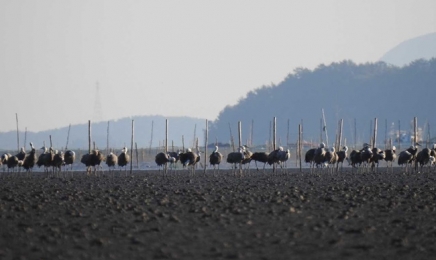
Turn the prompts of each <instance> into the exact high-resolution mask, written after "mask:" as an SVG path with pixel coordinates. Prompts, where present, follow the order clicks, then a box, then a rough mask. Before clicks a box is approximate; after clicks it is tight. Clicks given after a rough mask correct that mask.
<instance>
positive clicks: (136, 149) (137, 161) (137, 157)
mask: <svg viewBox="0 0 436 260" xmlns="http://www.w3.org/2000/svg"><path fill="white" fill-rule="evenodd" d="M135 153H136V169H139V154H138V143H137V142H135Z"/></svg>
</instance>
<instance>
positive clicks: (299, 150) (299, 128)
mask: <svg viewBox="0 0 436 260" xmlns="http://www.w3.org/2000/svg"><path fill="white" fill-rule="evenodd" d="M302 134H303V127H302V125H301V124H299V125H298V159H299V161H300V172H302V171H303V169H302V165H301V149H302V146H301V139H302V138H301V136H302Z"/></svg>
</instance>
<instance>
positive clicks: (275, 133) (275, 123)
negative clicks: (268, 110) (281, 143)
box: [272, 117, 277, 150]
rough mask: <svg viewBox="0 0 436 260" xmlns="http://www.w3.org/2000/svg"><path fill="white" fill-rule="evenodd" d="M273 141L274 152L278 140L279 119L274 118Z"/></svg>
mask: <svg viewBox="0 0 436 260" xmlns="http://www.w3.org/2000/svg"><path fill="white" fill-rule="evenodd" d="M272 134H273V140H272V146H273V150H276V149H277V148H276V141H277V140H276V139H277V118H276V117H274V119H273V132H272Z"/></svg>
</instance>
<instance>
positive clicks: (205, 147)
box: [203, 119, 209, 175]
mask: <svg viewBox="0 0 436 260" xmlns="http://www.w3.org/2000/svg"><path fill="white" fill-rule="evenodd" d="M208 139H209V125H208V121H207V119H206V131H205V136H204V171H203V173H204V175H206V166H207V142H208Z"/></svg>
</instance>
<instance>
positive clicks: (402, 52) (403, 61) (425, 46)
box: [380, 33, 436, 66]
mask: <svg viewBox="0 0 436 260" xmlns="http://www.w3.org/2000/svg"><path fill="white" fill-rule="evenodd" d="M435 57H436V33H430V34H426V35H422V36H419V37H416V38H413V39H409V40H407V41H404V42H402V43H400V44H399V45H397V46H396V47H394V48H393V49H391V50H390V51H388V52H387V53H386V54H385V55H383V57H381V58H380V61H384V62H386V63H388V64H392V65H396V66H404V65H407V64H409V63H410V62H412V61H414V60H417V59H431V58H435Z"/></svg>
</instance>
